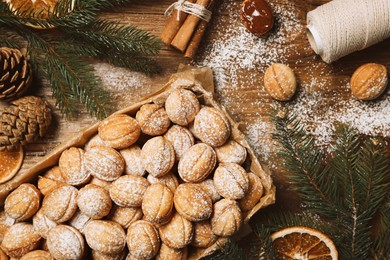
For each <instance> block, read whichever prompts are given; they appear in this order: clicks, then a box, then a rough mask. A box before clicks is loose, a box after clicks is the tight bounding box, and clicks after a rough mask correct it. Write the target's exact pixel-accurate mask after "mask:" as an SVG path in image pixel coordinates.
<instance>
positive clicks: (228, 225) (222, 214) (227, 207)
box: [210, 199, 242, 237]
mask: <svg viewBox="0 0 390 260" xmlns="http://www.w3.org/2000/svg"><path fill="white" fill-rule="evenodd" d="M210 222H211V229H212V231H213V233H214V234H216V235H217V236H221V237H229V236H231V235H233V234H234V233H236V232H237V231H238V230H239V229H240V227H241V224H242V214H241V209H240V207H239V206H238V203H237V202H236V201H234V200H229V199H222V200H220V201H218V202H217V203H215V204H214V209H213V215H212V216H211V220H210Z"/></svg>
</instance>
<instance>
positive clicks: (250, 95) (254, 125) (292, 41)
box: [1, 0, 390, 207]
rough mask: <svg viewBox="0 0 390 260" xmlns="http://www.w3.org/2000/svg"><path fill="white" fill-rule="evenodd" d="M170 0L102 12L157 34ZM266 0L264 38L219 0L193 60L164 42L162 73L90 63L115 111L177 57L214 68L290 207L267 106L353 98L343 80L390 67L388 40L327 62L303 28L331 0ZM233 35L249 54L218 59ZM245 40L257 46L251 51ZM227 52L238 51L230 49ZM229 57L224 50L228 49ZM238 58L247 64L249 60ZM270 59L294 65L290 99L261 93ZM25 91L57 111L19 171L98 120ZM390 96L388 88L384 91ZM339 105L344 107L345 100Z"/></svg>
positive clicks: (221, 93) (318, 110) (41, 92)
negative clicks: (269, 22) (372, 67)
mask: <svg viewBox="0 0 390 260" xmlns="http://www.w3.org/2000/svg"><path fill="white" fill-rule="evenodd" d="M172 2H173V1H172V0H169V1H168V0H146V1H140V2H136V3H134V4H132V5H129V6H128V7H125V8H120V9H117V10H114V11H112V12H109V13H105V14H103V15H102V18H106V19H110V20H116V21H121V22H122V23H124V24H132V25H136V26H137V27H139V28H141V29H144V30H147V31H149V32H151V33H152V34H154V35H157V36H158V35H159V34H160V32H161V31H162V29H163V26H164V23H165V20H166V18H165V17H164V15H163V14H164V11H165V9H166V8H167V7H168V6H169V5H170V4H171V3H172ZM269 2H270V3H271V5H272V7H273V8H274V10H276V11H277V13H276V14H275V16H276V25H275V29H274V30H273V31H272V32H271V33H270V35H269V36H268V38H259V39H254V38H253V36H250V35H249V34H248V35H247V37H249V38H248V39H249V40H248V39H245V38H243V37H246V34H245V33H243V30H244V29H243V26H242V24H241V22H240V20H239V18H238V14H239V8H240V3H241V1H232V0H225V1H221V5H220V6H219V8H218V11H217V12H215V14H214V18H213V21H212V22H211V23H210V25H209V28H208V30H207V33H206V36H205V38H204V40H203V42H202V46H201V49H200V51H199V54H198V56H197V58H196V59H195V60H194V61H190V60H188V59H185V58H183V57H182V54H180V53H178V52H177V51H176V50H174V49H172V48H170V47H166V46H165V47H164V48H163V49H162V51H161V52H160V55H159V57H158V62H159V64H160V65H161V66H162V68H163V72H162V74H161V75H156V76H153V77H147V76H145V75H142V74H140V73H134V72H130V71H128V70H125V69H122V68H116V67H113V66H110V65H108V64H103V63H99V62H96V63H95V67H96V72H97V74H98V75H100V76H101V77H102V79H103V82H104V86H105V88H107V89H108V90H110V91H111V93H112V94H113V97H114V98H115V103H116V109H120V108H123V107H126V106H128V105H130V104H131V103H133V102H134V101H136V100H138V99H139V98H141V97H142V96H144V95H147V94H148V93H152V92H153V91H155V90H157V89H158V88H159V87H161V86H162V85H164V83H165V82H166V81H167V80H168V79H169V76H170V75H171V74H172V73H174V72H175V71H176V69H177V67H178V65H179V64H180V63H186V64H194V65H210V66H212V67H213V69H214V71H215V74H216V78H217V80H216V93H217V98H218V100H219V101H220V102H221V103H222V104H224V105H225V106H226V107H227V110H228V111H229V112H230V113H231V115H232V116H233V118H234V119H235V120H236V121H240V122H242V123H243V125H244V128H245V129H246V133H247V135H248V139H249V140H250V143H251V144H252V145H253V146H254V148H255V150H256V152H257V153H258V156H259V158H260V160H261V161H263V162H264V163H265V164H266V165H268V167H269V168H271V170H272V172H273V176H274V180H275V182H276V184H277V186H278V196H277V198H278V200H280V201H281V202H282V203H281V204H282V205H285V207H294V204H293V203H285V202H286V201H289V200H290V199H289V197H290V194H289V193H288V192H286V190H288V187H287V186H286V185H285V184H284V182H283V179H284V178H283V173H282V172H281V171H280V168H279V167H278V165H276V164H275V163H273V160H274V159H273V146H272V144H271V143H270V142H271V140H270V135H269V132H270V131H272V126H270V124H269V123H268V121H267V120H268V116H267V113H268V112H269V109H270V108H271V107H273V106H276V107H282V106H287V107H292V108H293V110H294V109H295V110H297V111H300V110H299V109H298V107H299V108H300V109H305V106H303V105H302V104H301V102H309V101H310V102H311V101H313V105H312V106H311V110H312V113H313V117H316V116H321V115H323V114H325V113H326V112H327V110H329V108H330V107H334V106H337V104H339V103H341V102H342V101H348V100H350V99H351V98H352V97H351V94H350V91H349V89H348V84H347V83H348V81H349V79H350V76H351V75H352V72H353V71H354V70H355V69H356V68H357V67H358V66H360V65H362V64H364V63H367V62H378V63H382V64H384V65H386V66H387V67H388V68H390V40H386V41H384V42H382V43H380V44H378V45H376V46H373V47H371V48H368V49H366V50H364V51H361V52H358V53H355V54H352V55H350V56H348V57H346V58H343V59H342V60H340V61H338V62H335V63H333V64H331V65H328V64H325V63H324V62H322V61H321V59H320V58H319V57H318V56H316V55H315V54H314V52H313V51H312V50H311V48H310V46H309V42H308V41H307V38H306V31H305V24H306V22H305V19H306V13H307V12H308V11H310V10H312V9H314V8H315V7H316V6H318V5H321V4H323V3H326V2H328V0H269ZM283 30H284V31H283ZM230 34H231V35H232V36H231V40H232V41H238V40H242V41H243V44H247V43H248V44H251V45H249V48H248V49H246V50H245V49H244V50H243V51H242V52H241V54H242V55H247V57H240V59H237V57H230V58H231V59H230V60H229V59H226V60H224V59H222V58H223V57H222V56H223V54H221V53H218V52H217V49H216V48H218V47H219V48H221V50H220V51H221V52H222V51H223V50H224V48H229V47H231V46H233V47H234V46H239V45H240V42H236V43H235V44H236V45H234V43H232V42H230V43H229V38H230ZM250 46H257V47H259V48H257V49H256V48H254V49H253V50H250ZM262 48H265V49H263V50H262ZM264 50H265V51H266V52H264ZM230 53H232V54H233V55H238V54H240V53H236V52H234V51H231V52H230ZM226 55H227V56H228V55H229V52H227V53H226ZM251 55H252V56H251ZM253 57H255V58H253ZM242 61H249V62H252V63H251V64H247V65H246V64H243V63H242ZM224 62H225V63H224ZM240 62H241V64H240ZM272 62H284V63H286V64H289V66H291V68H293V70H294V71H295V73H296V75H297V78H298V82H299V90H298V95H297V97H295V98H294V100H293V101H291V102H288V103H278V102H275V101H273V100H272V99H271V98H270V97H269V96H268V94H267V93H266V92H265V90H264V87H263V84H262V78H263V73H264V71H265V69H266V67H267V66H268V65H269V64H270V63H272ZM222 77H223V79H221V78H222ZM30 94H34V95H38V96H42V97H44V98H45V99H47V100H48V101H49V103H50V105H51V106H52V108H53V111H54V122H53V124H52V127H51V129H50V131H49V133H48V135H47V136H46V137H45V139H39V140H38V141H37V143H35V144H31V145H28V146H27V147H26V149H25V155H26V159H25V161H24V164H23V166H22V171H24V170H26V169H28V168H29V167H31V166H32V165H33V164H34V163H36V162H37V161H39V160H40V159H41V158H42V157H43V156H44V155H45V154H46V153H47V152H49V151H50V150H51V149H53V147H55V146H56V145H58V144H60V143H61V142H63V141H64V140H66V139H67V138H68V136H72V135H74V133H77V132H78V131H80V130H82V129H83V128H85V127H87V126H89V125H91V124H92V123H93V122H96V119H94V118H90V117H89V116H88V114H87V113H86V112H85V111H83V112H82V113H81V114H80V115H78V116H77V118H75V119H72V120H68V121H67V120H65V119H64V118H62V117H61V115H60V112H59V111H58V110H57V109H56V108H55V100H54V99H53V98H52V95H51V89H50V86H49V85H44V86H40V85H35V86H34V88H33V90H31V91H30ZM387 95H388V94H387V93H386V94H385V96H387ZM311 96H313V98H312V99H310V97H311ZM318 96H320V98H318ZM1 106H4V104H1ZM340 107H341V108H340V109H343V106H340ZM313 111H314V112H313ZM308 117H309V116H308ZM291 205H292V206H291Z"/></svg>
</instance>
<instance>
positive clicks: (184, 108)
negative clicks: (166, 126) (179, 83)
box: [165, 88, 200, 126]
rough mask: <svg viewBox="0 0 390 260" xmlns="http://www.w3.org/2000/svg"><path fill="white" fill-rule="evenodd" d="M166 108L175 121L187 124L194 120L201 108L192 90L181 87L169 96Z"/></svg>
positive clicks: (183, 124)
mask: <svg viewBox="0 0 390 260" xmlns="http://www.w3.org/2000/svg"><path fill="white" fill-rule="evenodd" d="M165 109H166V111H167V114H168V117H169V119H171V121H172V122H173V123H175V124H178V125H181V126H186V125H188V124H189V123H191V122H192V121H194V119H195V116H196V114H197V113H198V112H199V110H200V104H199V101H198V99H197V98H196V95H195V94H194V93H193V92H192V91H190V90H186V89H183V88H180V89H177V90H175V91H173V92H172V93H171V94H170V95H169V96H168V98H167V100H166V101H165Z"/></svg>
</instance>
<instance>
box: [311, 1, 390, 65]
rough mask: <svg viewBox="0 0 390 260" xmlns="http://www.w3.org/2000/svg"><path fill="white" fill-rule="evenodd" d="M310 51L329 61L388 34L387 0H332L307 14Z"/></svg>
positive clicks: (389, 24)
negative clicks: (311, 49)
mask: <svg viewBox="0 0 390 260" xmlns="http://www.w3.org/2000/svg"><path fill="white" fill-rule="evenodd" d="M307 29H308V30H307V36H308V38H309V42H310V45H311V46H312V48H313V50H314V51H315V52H316V53H317V54H319V55H320V56H321V58H322V59H323V60H324V61H325V62H327V63H331V62H333V61H335V60H338V59H340V58H341V57H344V56H346V55H348V54H350V53H352V52H355V51H359V50H362V49H365V48H367V47H369V46H371V45H374V44H376V43H378V42H381V41H383V40H384V39H386V38H389V37H390V0H333V1H331V2H329V3H327V4H324V5H322V6H319V7H318V8H316V9H314V10H313V11H310V12H309V13H308V14H307Z"/></svg>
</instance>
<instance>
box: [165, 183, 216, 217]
mask: <svg viewBox="0 0 390 260" xmlns="http://www.w3.org/2000/svg"><path fill="white" fill-rule="evenodd" d="M173 200H174V205H175V209H176V210H177V212H178V213H179V214H180V215H182V216H183V217H185V218H186V219H188V220H189V221H202V220H205V219H208V218H209V217H210V216H211V213H212V211H213V206H212V201H211V198H210V196H209V195H208V194H207V192H206V191H205V190H204V189H203V188H202V186H201V185H199V184H196V183H183V184H180V185H179V187H177V189H176V191H175V194H174V198H173Z"/></svg>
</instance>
